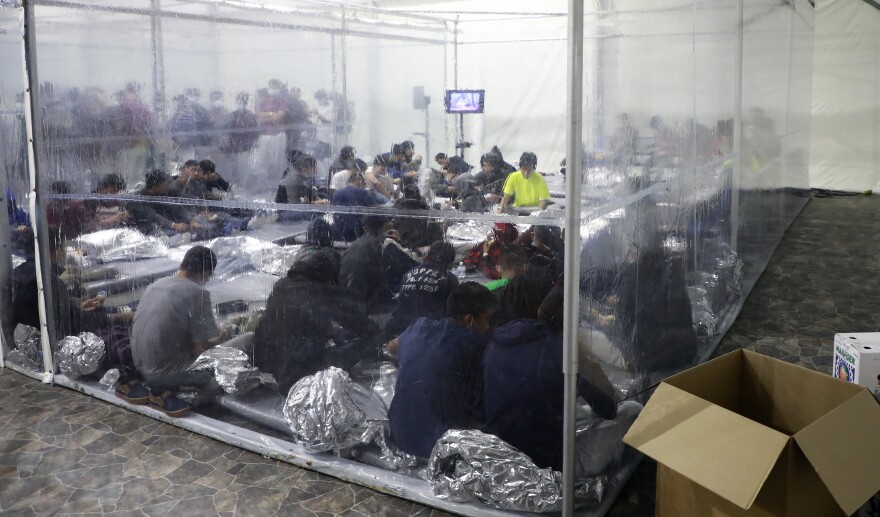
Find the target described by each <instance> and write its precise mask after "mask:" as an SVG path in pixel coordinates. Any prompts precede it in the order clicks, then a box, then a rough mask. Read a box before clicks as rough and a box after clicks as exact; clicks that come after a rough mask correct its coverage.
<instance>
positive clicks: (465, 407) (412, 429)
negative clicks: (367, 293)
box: [388, 282, 561, 458]
mask: <svg viewBox="0 0 880 517" xmlns="http://www.w3.org/2000/svg"><path fill="white" fill-rule="evenodd" d="M494 305H495V297H494V296H492V293H490V292H489V290H488V289H486V288H485V287H483V286H482V285H480V284H478V283H476V282H465V283H463V284H461V285H459V286H458V288H456V289H455V290H454V291H452V294H450V295H449V298H448V299H447V301H446V311H447V317H446V318H443V319H438V320H429V319H426V318H419V319H417V320H416V321H415V322H413V324H412V325H410V326H409V328H407V329H406V331H405V332H404V333H403V334H401V335H400V337H399V338H397V339H396V340H395V341H392V342H391V343H390V344H389V350H390V351H392V352H393V351H394V350H397V353H398V356H399V358H400V371H399V373H398V377H397V384H396V386H395V391H394V393H395V394H394V399H393V400H392V401H391V407H390V408H389V410H388V419H389V423H390V427H391V439H392V441H393V442H394V443H395V445H397V447H399V448H400V449H401V450H403V451H404V452H407V453H409V454H413V455H415V456H419V457H422V458H426V457H428V455H430V453H431V450H432V449H433V448H434V444H435V443H436V442H437V439H438V438H440V437H441V436H442V435H443V433H445V432H446V431H448V430H449V429H475V428H477V427H479V422H480V416H481V415H482V410H481V408H480V406H481V403H480V396H481V393H482V385H483V381H482V376H481V367H480V360H481V358H482V356H483V349H484V347H485V345H486V341H487V340H488V338H489V330H490V324H491V321H492V314H493V312H494ZM560 436H561V433H560Z"/></svg>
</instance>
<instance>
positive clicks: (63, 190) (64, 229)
mask: <svg viewBox="0 0 880 517" xmlns="http://www.w3.org/2000/svg"><path fill="white" fill-rule="evenodd" d="M49 188H50V189H51V191H52V193H53V194H70V193H71V191H72V189H71V187H70V183H68V182H66V181H54V182H52V184H51V185H50V186H49ZM46 218H47V220H48V223H49V226H55V227H57V228H58V229H59V230H61V233H62V234H63V235H64V237H65V238H68V239H73V238H75V237H77V236H79V235H82V234H83V233H88V232H89V231H90V229H91V226H92V222H91V216H90V214H88V213H87V211H86V206H85V205H84V204H83V202H82V201H76V200H73V199H50V200H49V201H48V203H46Z"/></svg>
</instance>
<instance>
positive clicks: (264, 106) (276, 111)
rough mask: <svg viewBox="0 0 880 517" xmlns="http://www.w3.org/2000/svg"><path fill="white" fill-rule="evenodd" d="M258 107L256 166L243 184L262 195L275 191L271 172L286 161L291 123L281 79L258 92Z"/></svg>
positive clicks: (286, 95)
mask: <svg viewBox="0 0 880 517" xmlns="http://www.w3.org/2000/svg"><path fill="white" fill-rule="evenodd" d="M256 106H257V108H256V114H257V118H258V119H259V121H260V129H261V132H262V135H261V136H260V140H259V142H258V147H257V152H256V156H255V157H254V158H255V159H254V163H253V164H252V166H251V168H250V173H249V175H248V177H247V178H246V179H247V181H246V182H245V183H244V184H243V185H244V186H245V188H246V189H247V190H248V191H249V192H251V193H253V194H263V193H265V192H266V191H267V190H271V189H272V188H273V185H272V178H271V177H270V176H269V174H268V171H275V170H278V169H279V168H281V167H282V164H284V161H285V155H286V152H287V133H286V128H287V126H288V124H289V123H290V120H289V116H290V97H289V95H288V92H287V88H285V86H284V84H283V83H282V82H281V81H280V80H278V79H272V80H271V81H269V85H268V88H265V89H262V90H260V91H259V92H258V93H257V104H256Z"/></svg>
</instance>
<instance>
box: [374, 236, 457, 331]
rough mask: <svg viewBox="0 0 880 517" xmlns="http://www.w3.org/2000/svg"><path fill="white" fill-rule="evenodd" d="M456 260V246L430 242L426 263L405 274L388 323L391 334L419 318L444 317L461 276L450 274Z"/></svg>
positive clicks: (387, 326)
mask: <svg viewBox="0 0 880 517" xmlns="http://www.w3.org/2000/svg"><path fill="white" fill-rule="evenodd" d="M453 263H455V249H453V247H452V245H451V244H449V243H448V242H444V241H437V242H435V243H433V244H431V248H430V249H429V250H428V254H427V255H425V259H424V262H423V263H422V264H418V265H416V266H415V267H413V268H412V269H410V270H409V271H407V273H406V274H405V275H404V276H403V280H402V282H401V284H400V290H399V291H398V295H397V306H396V307H395V308H394V311H392V312H391V319H389V320H388V324H387V325H386V326H385V333H386V334H387V335H388V336H397V335H399V334H400V333H401V332H403V331H404V330H406V327H408V326H409V324H410V323H412V322H413V321H415V320H417V319H419V318H428V319H431V320H436V319H442V318H443V317H444V316H445V315H446V299H447V298H449V294H450V293H451V292H452V291H453V290H454V289H455V288H456V287H458V279H457V278H456V277H455V275H453V274H452V273H450V271H449V270H450V269H451V268H452V264H453Z"/></svg>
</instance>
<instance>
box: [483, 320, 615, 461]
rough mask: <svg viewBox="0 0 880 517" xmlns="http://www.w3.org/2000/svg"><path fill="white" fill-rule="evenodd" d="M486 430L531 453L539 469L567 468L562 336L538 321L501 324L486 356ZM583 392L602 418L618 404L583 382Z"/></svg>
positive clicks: (613, 410)
mask: <svg viewBox="0 0 880 517" xmlns="http://www.w3.org/2000/svg"><path fill="white" fill-rule="evenodd" d="M483 378H484V381H483V382H484V391H483V420H484V425H483V431H484V432H486V433H489V434H494V435H496V436H498V437H499V438H501V439H502V440H504V441H505V442H507V443H509V444H510V445H512V446H514V447H516V448H517V449H519V450H520V451H522V452H524V453H525V454H527V455H528V456H529V457H530V458H532V460H533V461H534V462H535V464H536V465H537V466H538V467H541V468H547V467H550V468H552V469H554V470H562V429H563V413H564V398H565V396H564V391H563V390H564V386H565V381H564V377H563V374H562V335H561V334H559V333H556V332H553V330H552V329H551V328H550V327H549V326H547V325H546V324H544V323H542V322H540V321H538V320H534V319H518V320H513V321H511V322H509V323H506V324H504V325H501V326H500V327H498V328H497V329H495V334H494V335H493V336H492V340H491V341H490V343H489V346H488V347H487V348H486V352H485V353H484V354H483ZM578 393H579V394H580V395H581V396H582V397H584V399H585V400H586V401H587V402H588V403H589V404H590V406H591V407H592V408H593V410H594V411H595V412H596V413H597V414H598V415H599V416H601V417H603V418H614V416H615V415H616V413H617V404H616V403H615V402H614V400H613V399H612V398H611V397H609V396H608V395H606V394H605V393H603V392H601V391H599V390H598V389H597V388H595V387H594V386H592V385H591V384H590V383H588V382H586V379H584V378H581V379H580V381H579V382H578Z"/></svg>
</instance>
